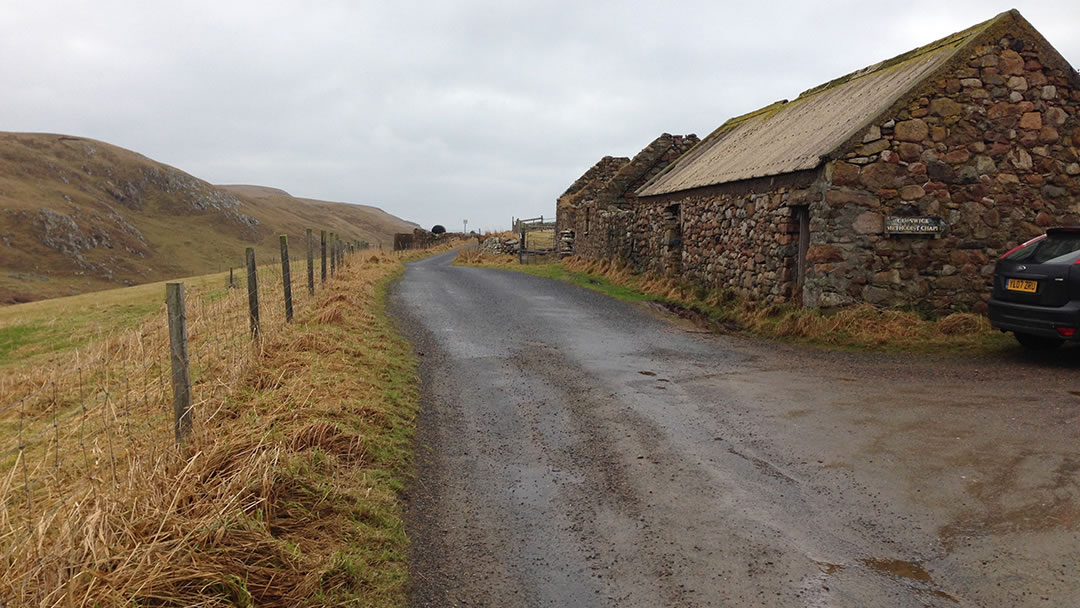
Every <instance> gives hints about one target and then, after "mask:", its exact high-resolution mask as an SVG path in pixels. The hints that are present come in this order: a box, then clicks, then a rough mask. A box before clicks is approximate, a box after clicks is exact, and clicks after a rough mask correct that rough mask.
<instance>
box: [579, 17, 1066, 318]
mask: <svg viewBox="0 0 1080 608" xmlns="http://www.w3.org/2000/svg"><path fill="white" fill-rule="evenodd" d="M987 41H989V42H987ZM980 42H982V44H981V45H973V46H971V47H970V51H968V52H967V53H966V55H960V56H957V57H955V58H954V59H953V60H951V62H950V64H949V65H947V66H945V67H944V68H943V69H942V70H941V71H940V72H939V73H938V75H935V76H933V77H931V78H929V79H927V80H926V81H924V82H923V83H922V84H920V85H919V86H918V87H916V89H915V90H913V91H911V92H910V93H909V94H908V95H907V96H906V97H905V98H904V99H901V100H899V101H898V102H897V103H896V105H894V107H892V108H890V109H889V110H888V111H886V112H885V113H884V114H883V115H882V116H880V117H877V118H876V119H874V120H873V121H872V122H871V124H868V125H867V126H866V127H864V128H863V129H862V130H861V131H860V132H859V133H857V134H856V135H855V136H854V137H853V138H852V140H851V141H849V142H847V143H846V144H843V145H841V146H839V147H838V149H837V150H836V151H835V152H834V153H833V154H832V155H831V156H830V158H828V159H825V160H826V162H824V163H823V164H822V165H821V166H820V167H819V168H818V169H814V170H811V171H807V172H803V173H801V174H794V173H793V174H785V175H781V176H776V177H773V178H759V179H755V180H746V181H743V182H735V183H729V184H723V185H719V186H711V187H707V188H699V189H696V190H691V191H684V192H678V193H673V194H667V195H661V196H655V197H648V198H644V199H640V200H638V201H636V202H634V201H632V199H629V198H627V199H623V200H618V201H616V200H611V199H612V197H611V196H610V192H614V191H618V192H621V193H626V192H629V191H631V189H630V188H624V187H623V185H622V184H618V187H615V186H613V185H612V183H611V182H608V184H606V185H604V184H601V185H599V187H597V188H595V189H594V190H592V191H591V192H593V198H591V199H590V201H591V203H592V204H588V205H580V206H578V207H574V208H573V210H572V211H573V213H576V214H577V215H573V214H571V213H567V214H564V215H561V216H560V223H562V225H563V226H565V227H567V228H571V229H574V230H576V232H577V234H576V241H575V246H574V253H575V254H576V255H579V256H583V257H587V258H613V259H620V260H622V261H625V262H627V263H629V264H630V265H631V266H632V267H634V268H636V269H638V270H647V271H652V272H657V273H662V274H666V275H668V276H673V277H677V278H682V279H686V280H690V281H696V282H699V283H701V284H703V285H706V286H709V287H718V288H727V289H731V290H733V291H735V292H736V293H738V294H740V295H742V296H745V297H748V298H751V299H756V300H759V301H764V302H774V303H775V302H786V301H789V300H793V299H794V300H801V301H802V302H803V303H804V304H806V305H808V306H819V307H825V308H828V307H833V306H843V305H848V304H854V303H858V302H863V301H865V302H870V303H872V304H877V305H882V306H891V307H901V308H918V309H922V310H925V311H927V312H932V313H938V314H944V313H948V312H953V311H963V312H967V311H975V312H983V311H985V310H986V300H987V299H988V298H989V294H990V290H991V282H992V277H993V272H994V265H995V263H996V261H997V260H998V258H999V257H1000V256H1001V255H1002V254H1003V253H1004V252H1006V251H1008V250H1009V249H1011V248H1012V247H1014V246H1016V245H1017V244H1019V243H1022V242H1024V241H1026V240H1028V239H1030V238H1032V237H1034V236H1036V235H1038V234H1042V233H1043V232H1044V231H1045V229H1046V228H1047V227H1050V226H1055V225H1080V153H1078V149H1080V75H1078V74H1077V73H1076V72H1075V71H1074V70H1073V69H1072V68H1071V67H1069V66H1068V64H1067V63H1065V62H1064V60H1063V59H1062V58H1061V57H1060V56H1059V55H1058V54H1057V53H1056V51H1054V50H1053V49H1052V48H1051V47H1049V46H1047V45H1046V44H1045V42H1043V41H1042V40H1041V38H1038V35H1037V34H1036V33H1033V32H1030V31H1028V30H1026V29H1020V30H1019V31H1018V32H1012V33H996V34H995V33H988V34H985V35H984V39H983V40H982V41H980ZM658 141H659V140H658ZM672 149H673V150H674V149H675V148H674V147H673V148H672ZM646 150H648V149H646ZM643 152H645V151H643ZM679 153H680V154H681V152H679ZM642 158H643V159H644V157H642ZM636 160H637V159H636V158H635V162H636ZM672 160H673V159H672ZM666 162H667V163H670V162H671V161H670V160H668V161H666ZM661 164H663V163H660V162H658V163H657V165H658V166H659V165H661ZM665 166H666V165H665ZM624 171H627V166H624V167H622V168H621V169H620V170H619V172H618V173H616V176H617V175H619V174H621V173H623V172H624ZM612 179H613V180H614V179H615V178H614V177H613V178H612ZM640 183H644V181H642V182H640ZM633 190H636V188H633ZM803 208H804V209H805V210H806V212H807V214H808V217H809V235H810V238H809V247H808V251H807V257H806V262H807V266H806V272H805V275H804V277H803V281H802V288H801V290H800V289H798V286H799V277H798V247H799V242H798V241H799V235H798V228H799V226H798V219H797V211H796V210H797V209H803ZM676 211H677V213H676ZM560 213H562V209H560ZM890 216H893V217H913V216H919V217H926V216H929V217H936V218H941V220H943V223H944V224H945V226H946V228H945V230H944V232H943V233H941V234H940V235H896V234H891V235H890V234H885V223H886V218H887V217H890ZM586 225H587V226H588V230H585V227H586Z"/></svg>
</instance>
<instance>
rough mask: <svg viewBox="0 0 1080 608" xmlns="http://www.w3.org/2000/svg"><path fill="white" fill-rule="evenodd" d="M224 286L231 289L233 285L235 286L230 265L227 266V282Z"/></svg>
mask: <svg viewBox="0 0 1080 608" xmlns="http://www.w3.org/2000/svg"><path fill="white" fill-rule="evenodd" d="M225 287H227V288H229V289H232V288H233V287H236V283H233V276H232V266H229V283H228V284H227V285H225Z"/></svg>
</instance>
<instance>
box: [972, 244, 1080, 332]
mask: <svg viewBox="0 0 1080 608" xmlns="http://www.w3.org/2000/svg"><path fill="white" fill-rule="evenodd" d="M990 323H991V324H992V325H993V326H994V327H996V328H998V329H1000V330H1001V331H1011V332H1013V334H1014V335H1015V336H1016V339H1017V340H1018V341H1019V342H1020V344H1022V345H1024V346H1025V347H1027V348H1031V349H1039V350H1045V349H1051V348H1057V347H1058V346H1061V344H1062V343H1063V342H1065V341H1067V340H1068V341H1076V340H1080V335H1078V333H1077V329H1078V328H1080V227H1069V228H1051V229H1049V230H1047V231H1046V234H1044V235H1041V236H1038V237H1035V238H1034V239H1031V240H1030V241H1028V242H1026V243H1024V244H1023V245H1020V246H1019V247H1017V248H1015V249H1013V250H1011V251H1009V252H1008V253H1006V254H1005V255H1003V256H1001V259H1000V260H998V263H997V267H996V268H995V269H994V290H993V293H992V294H991V297H990Z"/></svg>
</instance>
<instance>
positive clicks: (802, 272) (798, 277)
mask: <svg viewBox="0 0 1080 608" xmlns="http://www.w3.org/2000/svg"><path fill="white" fill-rule="evenodd" d="M793 213H794V215H795V222H796V223H797V224H798V226H799V254H798V262H797V263H796V267H795V293H793V294H792V297H793V298H794V299H795V300H796V301H797V302H800V303H801V302H802V292H803V283H804V282H805V281H806V271H807V262H806V254H807V252H808V251H809V250H810V207H809V206H808V205H798V206H796V207H793Z"/></svg>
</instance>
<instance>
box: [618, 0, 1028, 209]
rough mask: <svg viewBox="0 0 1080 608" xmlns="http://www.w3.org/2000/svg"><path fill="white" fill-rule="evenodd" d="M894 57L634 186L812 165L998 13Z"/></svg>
mask: <svg viewBox="0 0 1080 608" xmlns="http://www.w3.org/2000/svg"><path fill="white" fill-rule="evenodd" d="M1008 14H1009V13H1002V15H999V16H998V17H995V18H994V19H991V20H990V21H987V22H985V23H981V24H979V25H977V26H975V27H972V28H970V29H967V30H964V31H963V32H959V33H957V34H953V35H952V36H949V37H947V38H944V39H942V40H939V41H937V42H934V43H932V44H929V45H926V46H924V47H920V48H918V49H915V50H914V51H911V52H909V53H905V54H904V55H901V56H899V57H896V58H894V59H891V60H888V61H883V62H881V63H878V64H875V65H872V66H870V67H868V68H865V69H862V70H859V71H858V72H854V73H852V74H849V75H847V76H844V77H842V78H839V79H837V80H834V81H832V82H829V83H826V84H824V85H822V86H820V87H817V88H814V89H810V90H809V91H806V92H805V93H803V94H802V95H800V96H799V97H798V99H795V100H794V101H791V102H777V103H775V104H773V105H770V106H767V107H765V108H762V109H760V110H758V111H756V112H752V113H750V114H746V115H744V116H740V117H738V118H733V119H731V120H729V121H728V122H726V123H724V125H722V126H721V127H720V128H719V129H717V130H716V131H714V132H713V133H712V134H711V135H709V136H708V137H706V138H705V139H704V140H702V142H701V143H700V144H698V145H697V146H696V147H695V148H694V149H692V150H690V151H689V152H688V153H687V154H686V155H685V156H683V158H681V159H679V161H678V162H676V163H675V164H674V165H673V166H672V167H671V169H670V170H669V171H667V172H666V173H663V174H661V175H659V176H657V177H656V178H655V179H653V180H652V182H650V183H648V184H646V185H645V186H644V187H642V188H641V190H639V191H638V195H639V196H654V195H658V194H668V193H671V192H678V191H681V190H689V189H691V188H699V187H703V186H712V185H717V184H724V183H728V182H735V181H740V180H745V179H752V178H755V177H766V176H771V175H780V174H783V173H791V172H795V171H802V170H806V169H813V168H814V167H817V166H818V165H819V164H820V163H821V158H822V157H823V156H825V155H827V154H829V153H830V152H832V151H833V150H835V149H836V148H837V147H839V146H840V145H841V144H843V143H844V142H845V141H847V140H848V139H850V138H851V137H852V136H853V135H855V133H856V132H857V131H858V130H859V129H861V128H863V127H865V126H866V125H867V123H868V122H869V121H870V120H872V119H873V118H875V117H876V116H878V115H880V114H881V113H882V112H884V111H886V110H887V109H888V108H889V107H890V106H892V105H893V104H894V103H896V101H897V100H898V99H899V98H900V97H901V96H903V95H904V93H906V92H907V91H909V90H910V89H911V88H912V87H914V86H915V85H917V84H918V83H919V82H921V81H922V80H923V79H924V78H926V77H927V76H929V75H930V74H931V73H933V72H934V71H935V70H936V69H937V68H939V67H941V66H942V65H943V64H944V63H945V62H946V61H947V60H948V59H949V58H951V57H952V56H953V54H954V53H955V52H956V50H957V49H959V48H960V47H961V46H964V44H965V43H966V42H968V41H969V40H971V38H972V37H974V36H975V35H977V34H978V33H980V32H982V31H983V30H984V29H985V28H986V27H988V26H989V25H990V24H992V23H994V22H995V21H997V20H998V19H1000V18H1001V17H1003V16H1004V15H1008Z"/></svg>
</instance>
